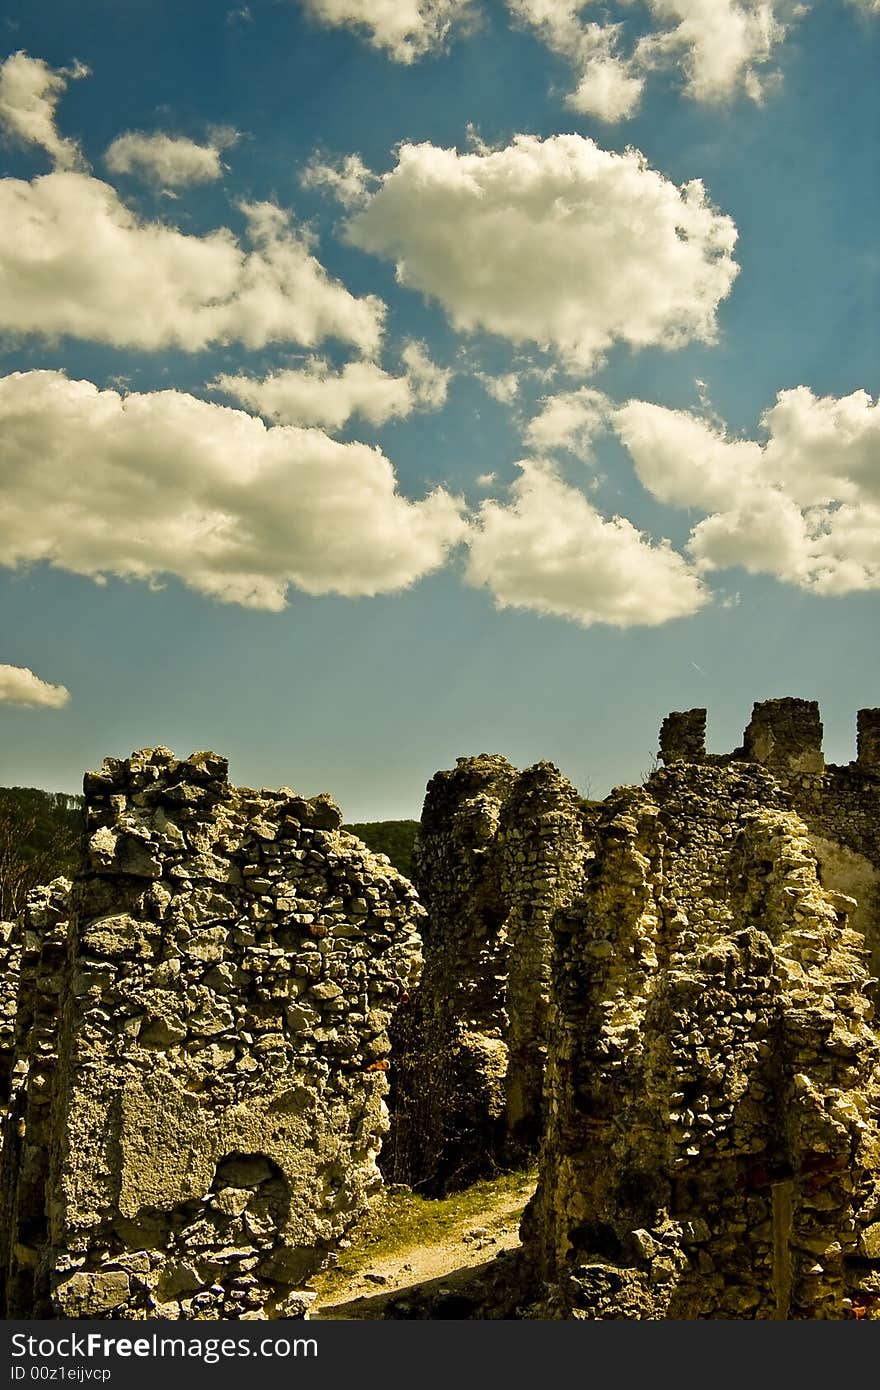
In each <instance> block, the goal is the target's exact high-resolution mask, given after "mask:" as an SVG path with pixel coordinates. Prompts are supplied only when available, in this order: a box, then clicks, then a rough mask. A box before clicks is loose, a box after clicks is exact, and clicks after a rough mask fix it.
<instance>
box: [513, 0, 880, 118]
mask: <svg viewBox="0 0 880 1390" xmlns="http://www.w3.org/2000/svg"><path fill="white" fill-rule="evenodd" d="M589 3H590V0H507V6H508V9H509V10H510V12H511V14H512V15H513V17H514V18H515V19H517V20H519V21H520V22H521V23H525V24H528V25H530V26H531V27H532V28H533V29H534V30H535V32H536V33H537V35H538V37H539V38H540V39H541V40H542V41H543V42H544V43H545V44H546V45H547V47H548V48H549V49H551V51H553V52H555V53H558V54H559V55H560V56H561V57H563V58H566V59H567V60H568V61H569V62H570V63H571V65H572V68H573V69H574V73H575V77H576V80H577V86H576V88H575V90H574V91H573V92H571V93H570V94H569V95H568V97H567V98H566V100H567V103H568V105H569V106H571V107H572V108H573V109H574V110H576V111H580V112H582V113H583V114H585V115H590V116H595V117H597V118H598V119H600V120H604V121H619V120H623V119H625V118H626V117H628V116H632V115H634V114H635V111H636V109H637V107H638V105H639V102H640V100H641V97H642V93H643V89H644V86H645V83H646V80H647V78H648V77H649V76H650V74H651V72H652V71H653V70H654V69H656V68H658V67H661V66H665V65H667V64H669V63H674V64H676V65H677V66H678V67H679V68H680V69H681V72H682V75H683V77H684V82H685V90H686V92H687V93H688V95H689V96H691V97H693V98H694V99H695V100H697V101H703V102H717V101H722V100H726V99H729V98H730V97H732V96H734V95H736V93H737V92H740V91H742V92H744V93H745V94H746V95H747V96H750V97H751V98H752V99H753V100H755V101H758V100H760V98H761V96H762V93H763V90H764V85H765V73H766V68H767V64H768V63H769V62H770V60H771V58H772V57H773V54H774V52H775V50H776V48H777V47H778V46H779V44H781V43H782V41H783V39H784V38H785V35H786V32H787V28H788V24H789V22H790V21H791V20H794V19H796V18H798V17H799V16H800V15H801V14H802V13H803V12H804V11H805V10H806V9H808V8H809V6H808V5H806V4H801V3H799V0H645V4H646V6H647V9H648V15H647V20H648V23H647V26H646V27H645V28H644V31H643V33H642V34H641V37H640V38H639V39H638V40H637V41H636V42H635V43H634V45H633V46H632V48H631V51H630V52H628V53H627V52H624V51H623V49H622V41H623V26H622V25H620V24H611V23H608V22H607V21H604V20H602V19H599V20H588V19H586V18H585V17H584V11H586V10H587V9H588V5H589ZM856 3H860V0H856ZM867 3H868V4H869V5H871V7H872V8H878V5H880V0H867ZM597 8H598V6H597Z"/></svg>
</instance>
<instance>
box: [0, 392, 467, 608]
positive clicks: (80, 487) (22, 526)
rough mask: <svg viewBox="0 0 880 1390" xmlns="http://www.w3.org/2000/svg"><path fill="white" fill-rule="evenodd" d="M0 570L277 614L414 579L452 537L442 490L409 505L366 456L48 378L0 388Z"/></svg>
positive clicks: (451, 513)
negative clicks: (114, 583)
mask: <svg viewBox="0 0 880 1390" xmlns="http://www.w3.org/2000/svg"><path fill="white" fill-rule="evenodd" d="M0 509H2V512H3V518H4V521H3V529H2V534H0V564H3V565H6V566H10V567H12V566H22V565H29V564H34V563H38V562H47V563H49V564H51V565H53V566H55V567H56V568H59V569H64V570H67V571H70V572H72V573H75V574H82V575H90V576H93V577H95V578H102V577H104V576H107V575H117V576H120V577H123V578H129V579H138V580H145V581H148V582H154V583H155V582H157V581H160V580H161V579H162V578H163V577H164V576H169V575H172V576H177V578H178V579H180V580H181V581H182V582H183V583H184V584H186V585H188V586H189V587H190V588H191V589H194V590H197V591H198V592H199V593H202V594H206V595H209V596H211V597H212V598H215V599H219V600H221V601H222V602H225V603H236V604H241V605H243V606H245V607H249V608H259V609H266V610H270V611H277V610H280V609H282V608H283V607H284V606H285V603H286V599H287V593H288V590H289V589H291V588H292V589H299V590H302V591H303V592H305V593H308V594H327V593H337V594H343V595H347V596H350V597H354V596H357V595H368V594H378V593H386V592H391V591H394V590H398V589H403V588H406V587H408V586H409V585H411V584H413V583H415V581H416V580H417V579H419V578H421V576H422V575H425V574H428V573H429V572H430V571H432V570H435V569H437V568H438V567H439V566H441V565H443V564H444V563H445V561H446V558H447V554H448V552H449V549H450V547H451V546H453V545H454V544H455V543H456V542H457V541H459V540H460V539H461V538H462V537H463V536H464V534H465V531H466V523H465V521H464V519H463V517H462V503H461V501H460V500H459V499H457V498H454V497H451V496H450V495H449V494H448V493H447V492H445V491H443V490H442V489H437V490H436V491H434V492H432V493H431V494H430V495H429V496H427V497H425V498H423V499H422V500H421V501H417V502H411V501H409V500H407V499H406V498H405V497H403V496H401V495H400V494H399V493H398V491H397V487H396V479H395V474H394V469H393V467H392V465H391V463H390V462H389V460H388V459H387V458H386V457H385V456H384V455H383V454H382V452H381V451H380V450H379V449H375V448H369V447H367V446H366V445H364V444H343V443H340V442H338V441H336V440H333V439H330V438H329V437H328V436H327V435H326V434H324V433H323V432H322V431H320V430H315V429H297V428H293V427H291V426H276V427H273V428H268V427H267V426H266V425H264V424H263V422H262V421H261V420H259V419H255V418H254V417H253V416H250V415H247V414H245V413H244V412H242V411H239V410H233V409H231V408H229V407H226V406H219V405H213V404H210V403H208V402H206V401H201V400H198V399H196V398H195V397H193V396H189V395H186V394H184V393H182V392H179V391H160V392H154V393H149V394H141V395H139V394H132V395H129V396H122V395H120V394H119V393H118V392H116V391H101V390H99V389H98V388H97V386H95V385H93V384H92V383H91V382H88V381H70V380H68V379H67V377H65V376H64V375H63V374H61V373H59V372H52V371H35V372H17V373H14V374H12V375H11V376H7V377H4V378H2V379H0Z"/></svg>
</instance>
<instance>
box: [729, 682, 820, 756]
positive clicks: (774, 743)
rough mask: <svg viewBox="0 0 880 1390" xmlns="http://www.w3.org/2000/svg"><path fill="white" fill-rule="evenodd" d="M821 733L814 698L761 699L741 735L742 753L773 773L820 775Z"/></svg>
mask: <svg viewBox="0 0 880 1390" xmlns="http://www.w3.org/2000/svg"><path fill="white" fill-rule="evenodd" d="M822 732H823V730H822V721H821V719H820V718H819V706H818V704H817V703H816V701H815V700H796V699H792V698H786V699H782V700H761V701H758V702H757V703H756V704H755V706H754V708H753V710H752V718H751V721H750V722H749V725H748V727H747V728H746V731H745V733H744V735H743V756H744V757H745V759H746V760H747V761H748V762H755V763H761V765H762V766H764V767H768V768H770V769H771V770H772V771H774V772H781V773H783V774H786V773H787V774H795V773H820V774H821V773H822V772H824V771H825V759H824V756H823V753H822Z"/></svg>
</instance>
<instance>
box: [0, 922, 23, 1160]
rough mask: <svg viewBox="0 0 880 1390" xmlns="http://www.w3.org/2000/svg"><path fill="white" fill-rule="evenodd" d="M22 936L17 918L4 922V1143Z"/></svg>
mask: <svg viewBox="0 0 880 1390" xmlns="http://www.w3.org/2000/svg"><path fill="white" fill-rule="evenodd" d="M20 957H21V938H20V934H19V931H18V928H17V924H16V923H15V922H0V1146H2V1143H3V1130H2V1126H3V1117H4V1115H5V1114H6V1110H7V1107H8V1105H9V1096H10V1091H11V1086H12V1067H13V1062H14V1051H15V1048H14V1038H15V1009H16V1001H17V999H18V971H19V960H20Z"/></svg>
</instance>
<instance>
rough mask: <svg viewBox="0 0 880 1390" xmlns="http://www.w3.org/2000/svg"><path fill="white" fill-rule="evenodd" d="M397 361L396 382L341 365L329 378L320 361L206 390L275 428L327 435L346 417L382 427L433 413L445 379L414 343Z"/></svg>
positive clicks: (221, 379)
mask: <svg viewBox="0 0 880 1390" xmlns="http://www.w3.org/2000/svg"><path fill="white" fill-rule="evenodd" d="M401 359H402V362H403V367H404V371H403V374H402V375H401V376H393V375H392V374H391V373H390V372H386V371H383V369H382V368H381V367H379V366H378V365H377V364H376V363H375V362H347V363H346V364H345V366H344V367H343V368H342V370H341V371H338V372H334V371H333V369H332V368H331V367H330V366H329V364H328V363H327V362H326V361H324V360H323V359H322V358H320V357H313V358H311V359H310V360H309V361H308V362H307V363H306V365H305V366H304V367H302V368H299V369H289V370H286V371H278V372H273V373H271V375H269V376H267V377H262V378H256V377H248V376H232V375H226V374H223V375H221V376H218V377H217V379H216V381H212V382H211V386H212V388H213V389H215V390H217V391H222V392H224V393H225V394H226V395H229V396H232V397H234V399H235V400H238V401H240V402H241V403H242V405H245V406H247V407H248V408H249V409H252V410H256V411H258V412H259V414H260V415H264V416H266V417H267V419H270V420H274V421H276V422H277V423H278V424H282V425H320V426H321V428H322V429H327V430H338V429H342V427H343V426H344V425H345V424H346V423H347V421H348V420H349V419H350V418H351V416H352V415H360V416H361V417H362V418H363V419H365V420H368V421H369V422H370V424H371V425H384V424H385V423H386V421H388V420H392V419H402V418H404V417H406V416H407V415H411V414H412V413H413V411H415V410H438V409H439V408H440V407H441V406H442V405H443V404H444V402H445V400H446V391H447V387H448V384H449V378H450V375H451V373H450V372H449V371H447V370H445V369H444V368H441V367H438V366H436V365H435V364H434V363H433V362H432V361H431V359H430V358H429V357H428V355H427V353H426V352H425V349H424V348H423V347H422V346H421V344H420V343H408V344H407V345H406V347H405V348H404V349H403V352H402V353H401Z"/></svg>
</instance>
